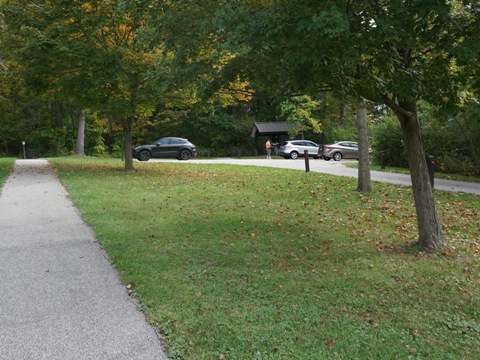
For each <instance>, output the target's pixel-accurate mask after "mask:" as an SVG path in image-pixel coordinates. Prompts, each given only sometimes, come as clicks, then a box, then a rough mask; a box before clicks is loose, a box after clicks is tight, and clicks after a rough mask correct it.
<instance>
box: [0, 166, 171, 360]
mask: <svg viewBox="0 0 480 360" xmlns="http://www.w3.org/2000/svg"><path fill="white" fill-rule="evenodd" d="M0 284H1V286H0V359H2V360H23V359H25V360H37V359H48V360H54V359H61V360H71V359H92V360H102V359H115V360H133V359H134V360H137V359H152V360H153V359H155V360H162V359H167V357H166V356H165V354H164V352H163V348H162V345H161V342H160V340H159V337H158V336H157V334H156V332H155V331H154V330H153V328H152V327H150V326H149V325H148V324H147V322H146V321H145V318H144V317H143V315H142V314H141V313H140V312H139V311H138V310H137V308H136V305H135V303H134V301H133V299H131V298H130V297H129V296H128V295H127V291H126V289H125V287H124V285H123V284H122V283H121V282H120V280H119V278H118V276H117V273H116V271H115V270H114V269H113V268H112V267H111V265H110V263H109V261H108V259H107V255H106V254H105V252H104V251H103V250H102V249H101V248H100V246H99V245H98V243H97V241H96V239H95V235H94V234H93V232H92V230H91V229H90V228H89V227H88V226H86V225H85V224H84V223H83V221H82V219H81V217H80V215H79V214H78V212H77V210H76V208H75V207H74V206H73V204H72V203H71V201H70V200H69V199H68V194H67V192H66V190H65V189H64V188H63V186H62V185H61V184H60V182H59V180H58V178H57V177H56V175H55V174H54V173H53V172H52V171H51V168H50V166H49V164H48V162H47V161H45V160H17V162H16V165H15V170H14V172H13V173H12V175H11V176H10V177H9V178H8V179H7V182H6V183H5V186H4V188H3V191H2V192H1V194H0Z"/></svg>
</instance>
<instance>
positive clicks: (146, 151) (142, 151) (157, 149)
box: [132, 137, 197, 161]
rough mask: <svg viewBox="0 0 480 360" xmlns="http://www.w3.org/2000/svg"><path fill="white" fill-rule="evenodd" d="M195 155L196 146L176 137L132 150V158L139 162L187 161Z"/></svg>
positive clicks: (162, 139)
mask: <svg viewBox="0 0 480 360" xmlns="http://www.w3.org/2000/svg"><path fill="white" fill-rule="evenodd" d="M196 155H197V148H196V146H195V145H193V144H192V143H191V142H190V141H188V140H187V139H183V138H178V137H164V138H161V139H159V140H157V141H154V142H153V144H150V145H141V146H137V147H136V148H134V149H133V150H132V156H133V157H134V158H136V159H137V160H139V161H148V160H150V158H173V159H178V160H188V159H190V158H191V157H192V156H196Z"/></svg>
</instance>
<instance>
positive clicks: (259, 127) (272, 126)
mask: <svg viewBox="0 0 480 360" xmlns="http://www.w3.org/2000/svg"><path fill="white" fill-rule="evenodd" d="M253 137H254V138H255V155H258V154H259V153H260V154H264V153H265V143H266V141H267V138H268V139H270V142H271V143H272V144H273V145H274V146H275V144H278V145H280V144H281V143H282V142H284V141H286V140H288V139H289V135H288V125H287V123H286V122H285V121H279V122H256V123H255V124H254V126H253V130H252V138H253ZM259 140H261V142H260V143H259ZM278 145H277V146H278Z"/></svg>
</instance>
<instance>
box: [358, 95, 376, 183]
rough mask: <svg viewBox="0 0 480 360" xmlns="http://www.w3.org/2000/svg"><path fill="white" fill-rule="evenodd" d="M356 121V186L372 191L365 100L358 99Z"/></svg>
mask: <svg viewBox="0 0 480 360" xmlns="http://www.w3.org/2000/svg"><path fill="white" fill-rule="evenodd" d="M356 123H357V136H358V186H357V191H359V192H370V191H372V182H371V178H370V156H369V153H368V148H369V146H368V131H367V109H366V107H365V100H364V99H360V100H359V101H358V103H357V109H356Z"/></svg>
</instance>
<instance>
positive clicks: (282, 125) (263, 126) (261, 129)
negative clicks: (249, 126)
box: [252, 121, 288, 137]
mask: <svg viewBox="0 0 480 360" xmlns="http://www.w3.org/2000/svg"><path fill="white" fill-rule="evenodd" d="M275 134H288V125H287V123H286V122H284V121H280V122H256V123H255V125H254V126H253V130H252V137H255V135H275Z"/></svg>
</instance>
